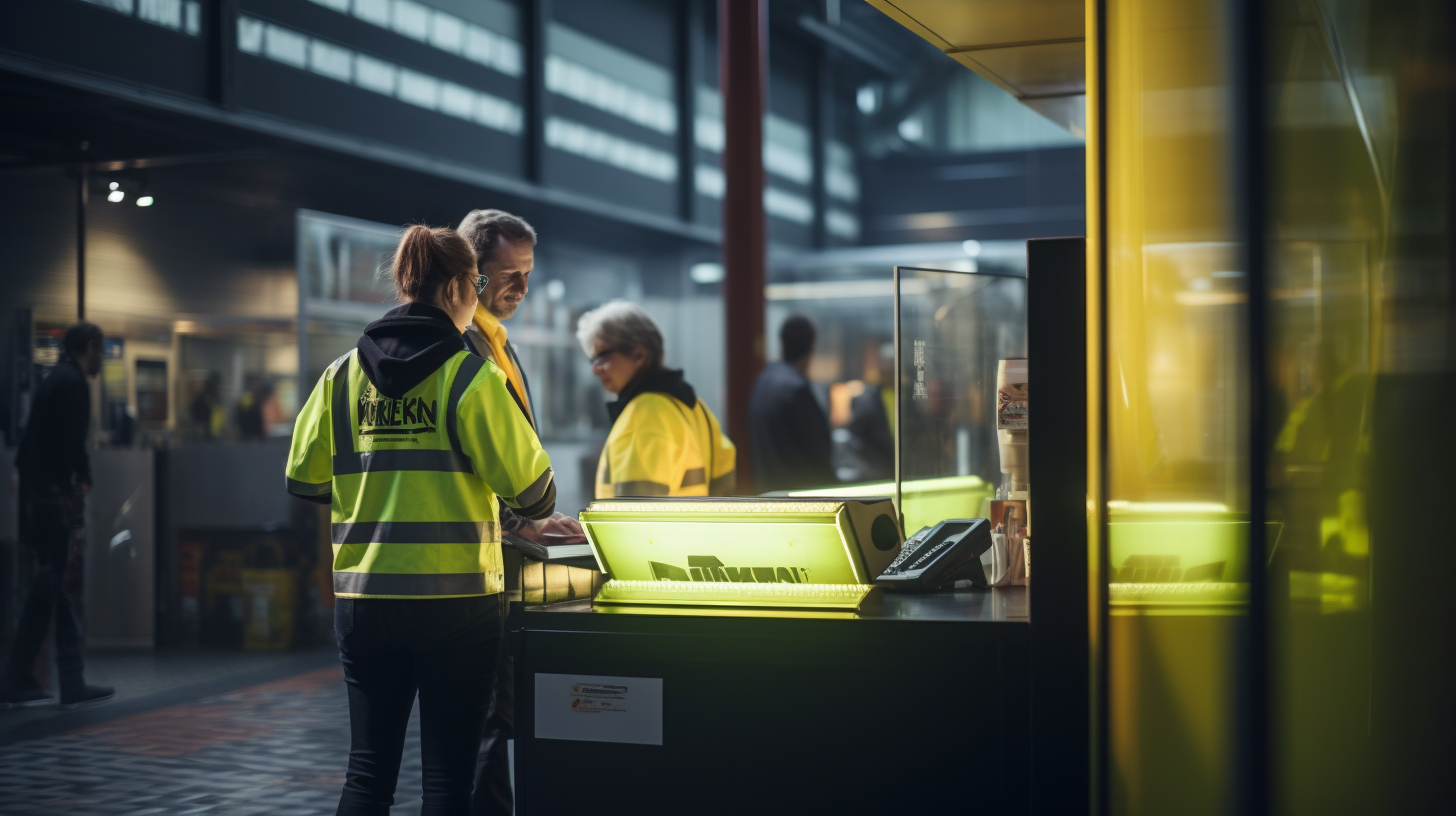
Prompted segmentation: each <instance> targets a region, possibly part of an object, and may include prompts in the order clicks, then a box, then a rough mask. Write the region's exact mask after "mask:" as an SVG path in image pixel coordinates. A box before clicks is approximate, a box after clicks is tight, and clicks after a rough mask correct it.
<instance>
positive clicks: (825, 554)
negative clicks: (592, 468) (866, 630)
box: [581, 497, 904, 611]
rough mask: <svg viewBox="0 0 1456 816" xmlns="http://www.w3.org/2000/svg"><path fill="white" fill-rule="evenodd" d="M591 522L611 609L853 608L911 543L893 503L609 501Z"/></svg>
mask: <svg viewBox="0 0 1456 816" xmlns="http://www.w3.org/2000/svg"><path fill="white" fill-rule="evenodd" d="M581 523H582V528H583V529H584V530H585V531H586V535H587V539H588V541H590V543H591V547H592V554H593V556H594V557H595V558H596V559H597V564H598V566H599V567H600V568H601V570H602V572H604V573H607V574H609V575H610V576H611V580H609V581H607V583H606V584H605V585H604V586H603V587H602V588H601V590H600V591H599V592H598V593H597V596H596V599H595V603H596V605H598V606H600V607H603V608H612V607H618V608H622V607H625V608H640V607H689V608H691V607H698V608H715V607H716V608H739V609H751V608H784V609H804V610H815V609H820V610H837V611H853V610H856V609H858V608H860V607H861V606H862V605H863V604H864V603H865V602H866V600H867V599H871V598H872V596H873V595H874V593H873V586H872V582H873V581H874V579H875V578H876V577H878V576H879V574H880V573H881V572H882V571H884V569H885V567H886V566H888V565H889V563H890V561H892V560H893V559H894V557H895V554H896V553H897V552H898V551H899V549H900V545H901V543H902V541H903V540H904V536H903V533H902V531H901V530H900V526H899V524H897V523H896V521H895V512H894V505H893V503H892V502H891V501H890V500H889V499H886V498H865V499H845V498H824V499H794V498H769V497H759V498H744V499H729V498H682V499H664V498H651V499H606V500H599V501H594V502H592V503H591V504H590V505H588V506H587V508H586V509H585V510H583V511H582V513H581Z"/></svg>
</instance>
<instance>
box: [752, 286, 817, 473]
mask: <svg viewBox="0 0 1456 816" xmlns="http://www.w3.org/2000/svg"><path fill="white" fill-rule="evenodd" d="M814 340H815V332H814V323H813V321H811V320H810V319H809V318H807V317H805V316H804V315H801V314H795V315H790V316H789V318H788V319H786V320H785V321H784V322H783V325H782V326H780V327H779V346H780V348H782V350H783V359H782V360H779V361H778V362H774V363H769V364H768V365H767V366H765V367H764V369H763V373H761V374H759V375H758V381H757V382H756V383H754V386H753V393H752V395H751V396H750V397H749V399H748V427H749V433H750V434H751V435H752V444H753V485H754V489H755V490H757V491H760V492H768V491H772V490H792V489H795V488H803V487H820V486H823V485H828V484H833V483H834V482H835V478H834V468H833V465H832V463H831V449H830V438H829V417H828V416H827V415H826V414H825V413H824V409H823V408H822V407H821V406H820V405H819V400H818V399H817V398H815V396H814V387H813V385H811V384H810V382H809V361H810V360H811V359H812V358H813V356H814Z"/></svg>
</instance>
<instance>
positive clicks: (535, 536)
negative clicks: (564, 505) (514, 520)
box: [516, 513, 586, 547]
mask: <svg viewBox="0 0 1456 816" xmlns="http://www.w3.org/2000/svg"><path fill="white" fill-rule="evenodd" d="M516 535H519V536H521V537H523V538H527V539H530V540H531V541H534V542H536V543H537V544H541V545H543V546H547V547H549V546H551V545H553V544H584V543H586V534H585V533H583V532H582V530H581V522H579V521H577V520H576V519H574V518H572V517H571V516H568V515H565V514H563V513H552V514H551V515H550V516H547V517H546V518H543V519H540V520H537V521H528V522H526V523H525V524H524V525H522V526H521V529H519V530H517V531H516Z"/></svg>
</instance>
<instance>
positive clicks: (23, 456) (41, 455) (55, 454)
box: [15, 354, 91, 489]
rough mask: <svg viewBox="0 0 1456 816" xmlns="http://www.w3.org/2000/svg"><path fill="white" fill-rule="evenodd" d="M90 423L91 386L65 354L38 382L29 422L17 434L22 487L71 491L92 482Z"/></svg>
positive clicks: (17, 455) (79, 367)
mask: <svg viewBox="0 0 1456 816" xmlns="http://www.w3.org/2000/svg"><path fill="white" fill-rule="evenodd" d="M90 425H91V387H90V386H89V385H88V384H87V383H86V374H85V372H83V371H82V370H81V366H80V364H79V363H77V362H76V361H75V359H74V358H72V357H71V356H70V355H69V354H67V355H64V356H62V357H61V359H60V362H58V363H56V367H55V368H53V369H51V372H50V374H47V375H46V378H45V379H44V380H42V381H41V384H40V387H39V388H37V389H36V392H35V397H34V399H33V400H32V402H31V408H30V422H29V423H28V424H27V425H26V426H25V434H24V435H23V436H21V438H20V450H19V451H18V452H17V453H16V456H15V468H16V470H18V471H20V481H21V483H22V485H24V486H25V487H26V488H27V489H43V488H47V487H59V488H63V489H70V488H72V487H73V486H75V485H78V484H90V483H91V458H90V456H89V455H87V453H86V432H87V430H89V428H90Z"/></svg>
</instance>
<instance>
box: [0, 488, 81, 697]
mask: <svg viewBox="0 0 1456 816" xmlns="http://www.w3.org/2000/svg"><path fill="white" fill-rule="evenodd" d="M73 501H74V500H73V499H71V498H70V497H68V496H66V495H64V494H63V493H61V492H59V491H58V490H27V489H26V487H25V485H24V484H22V485H21V490H20V530H19V532H20V540H21V543H22V545H24V546H26V547H29V548H31V550H32V551H33V552H34V554H35V559H36V565H37V567H38V568H37V570H36V572H35V575H34V577H32V579H31V582H30V589H29V591H27V592H26V595H25V606H24V607H23V608H22V609H21V612H20V622H19V624H18V625H17V626H16V630H15V643H14V646H13V647H12V648H11V650H10V661H9V663H8V665H7V666H6V670H5V673H6V675H7V676H6V677H5V678H4V679H5V681H6V682H9V683H11V684H15V685H23V686H24V685H34V684H35V658H36V655H38V654H40V647H41V645H42V644H43V643H44V642H45V635H46V629H47V628H48V627H49V626H50V622H51V617H52V616H54V617H55V621H56V673H57V674H58V675H59V677H60V683H61V686H62V688H66V687H75V686H79V685H81V683H82V682H83V681H82V657H81V628H80V626H79V625H78V624H77V622H76V613H75V611H74V610H72V609H71V599H70V598H69V597H68V596H67V595H66V592H65V589H64V586H63V581H64V579H65V576H66V561H67V559H68V557H69V554H70V549H71V529H72V528H73V527H75V526H77V523H78V519H77V516H76V509H75V507H74V506H73V505H72V502H73Z"/></svg>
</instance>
